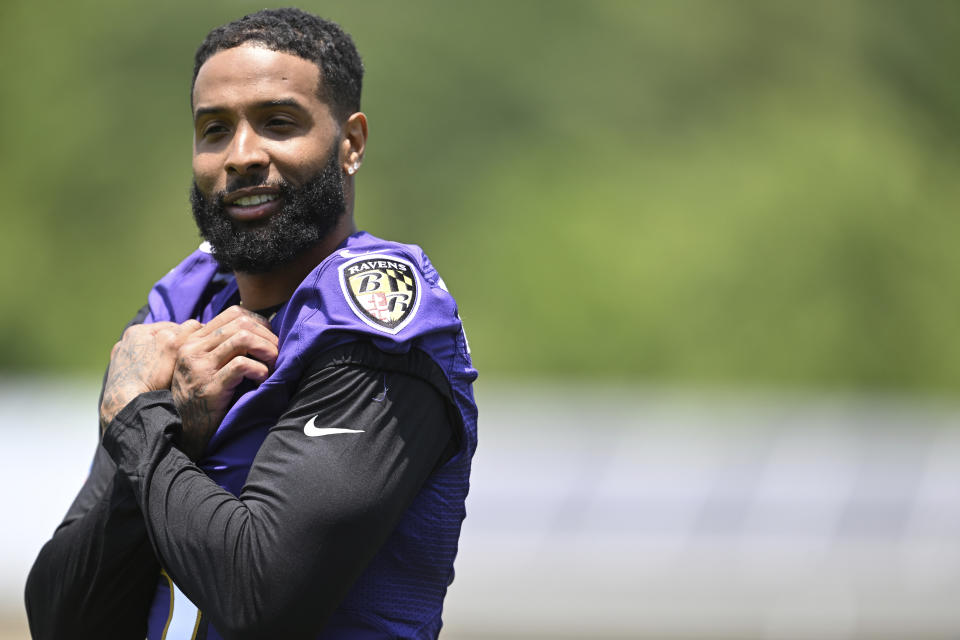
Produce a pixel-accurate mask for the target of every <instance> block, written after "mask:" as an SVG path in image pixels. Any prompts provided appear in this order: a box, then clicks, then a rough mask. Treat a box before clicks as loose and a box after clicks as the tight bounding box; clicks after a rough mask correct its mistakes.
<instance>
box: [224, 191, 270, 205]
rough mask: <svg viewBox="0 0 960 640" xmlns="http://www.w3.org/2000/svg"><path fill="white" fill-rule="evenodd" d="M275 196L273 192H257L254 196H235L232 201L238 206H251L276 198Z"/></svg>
mask: <svg viewBox="0 0 960 640" xmlns="http://www.w3.org/2000/svg"><path fill="white" fill-rule="evenodd" d="M276 199H277V196H275V195H273V194H266V193H262V194H257V195H255V196H244V197H242V198H237V199H236V200H234V201H233V204H235V205H237V206H238V207H252V206H254V205H258V204H263V203H264V202H270V201H271V200H276Z"/></svg>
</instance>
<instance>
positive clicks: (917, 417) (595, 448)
mask: <svg viewBox="0 0 960 640" xmlns="http://www.w3.org/2000/svg"><path fill="white" fill-rule="evenodd" d="M478 400H479V404H480V410H481V415H480V430H481V431H480V449H479V450H478V453H477V457H476V459H475V466H474V477H473V488H472V489H471V493H470V497H469V499H468V503H467V507H468V517H467V521H466V522H465V525H464V533H463V537H462V540H461V552H460V555H459V557H458V559H457V579H456V581H455V582H454V584H453V586H452V587H451V590H450V594H449V597H448V599H447V608H446V612H445V616H444V618H445V620H446V627H445V631H444V634H443V636H444V637H448V638H481V637H490V638H508V637H542V638H564V637H566V638H586V637H590V638H597V637H611V638H612V637H624V638H635V637H642V638H644V637H645V638H798V639H801V638H818V639H819V638H956V637H960V605H958V604H957V603H958V602H960V406H946V405H944V406H938V405H934V404H929V403H928V404H916V403H907V402H901V401H897V400H895V399H891V398H882V397H859V398H854V399H850V398H846V399H844V398H824V397H801V396H784V397H778V398H770V397H764V396H748V395H723V394H716V393H692V392H691V393H680V392H675V391H667V392H659V391H656V390H653V389H649V388H646V389H638V388H629V387H620V388H611V387H597V386H587V387H581V386H577V385H565V386H559V387H558V386H543V387H540V386H533V385H529V384H524V385H505V384H502V385H491V384H488V383H486V382H485V381H483V382H482V383H481V385H480V386H479V387H478ZM95 401H96V387H95V385H86V386H81V387H74V386H71V385H69V384H55V383H49V382H48V383H30V384H28V383H23V382H17V383H13V382H8V383H7V384H6V385H4V386H2V387H0V429H2V430H3V442H4V448H3V465H2V467H0V468H2V469H3V471H2V474H3V475H2V478H0V479H2V482H3V486H5V487H6V488H7V491H6V498H5V500H6V504H5V505H4V507H5V508H4V512H5V513H6V514H7V515H6V516H5V518H4V520H5V526H4V528H3V530H4V534H3V536H4V537H3V544H2V545H0V597H2V607H3V608H4V609H5V610H6V611H7V612H8V619H11V616H12V619H13V620H14V622H13V623H12V624H14V625H17V624H19V625H20V628H21V629H22V628H23V627H22V625H23V624H24V623H23V614H22V604H21V603H22V595H21V594H22V587H23V580H24V577H25V575H26V571H27V570H28V568H29V565H30V563H31V562H32V559H33V557H34V556H35V554H36V552H37V550H38V549H39V547H40V545H41V544H42V543H43V541H44V540H45V539H46V538H47V537H48V536H49V535H50V533H51V532H52V530H53V528H54V527H55V526H56V523H57V522H58V521H59V519H60V518H61V517H62V515H63V512H64V511H65V510H66V508H67V506H68V505H69V502H70V500H71V498H72V495H73V493H74V492H75V491H76V490H77V488H79V485H80V483H81V482H82V479H83V477H84V475H85V473H86V468H87V465H88V464H89V458H90V455H91V453H92V448H93V438H94V437H95V433H96V412H95V404H96V402H95ZM11 637H12V636H11Z"/></svg>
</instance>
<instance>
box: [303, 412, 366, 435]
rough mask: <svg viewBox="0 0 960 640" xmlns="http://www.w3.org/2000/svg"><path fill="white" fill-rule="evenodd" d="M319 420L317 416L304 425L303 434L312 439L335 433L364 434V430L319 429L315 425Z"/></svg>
mask: <svg viewBox="0 0 960 640" xmlns="http://www.w3.org/2000/svg"><path fill="white" fill-rule="evenodd" d="M316 419H317V416H313V417H312V418H310V419H309V420H308V421H307V424H305V425H303V432H304V433H305V434H307V435H308V436H310V437H311V438H316V437H317V436H330V435H333V434H335V433H363V429H338V428H336V427H318V426H316V425H315V424H314V423H315V421H316Z"/></svg>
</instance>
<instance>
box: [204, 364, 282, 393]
mask: <svg viewBox="0 0 960 640" xmlns="http://www.w3.org/2000/svg"><path fill="white" fill-rule="evenodd" d="M269 375H270V370H269V369H267V365H265V364H263V363H262V362H257V361H256V360H253V359H251V358H247V357H246V356H237V357H235V358H234V359H232V360H231V361H230V362H228V363H227V364H226V365H224V366H223V367H221V369H220V370H219V371H217V373H216V374H215V375H214V376H213V381H212V383H211V384H212V385H213V387H214V388H216V387H219V388H221V389H224V390H229V389H235V388H236V387H237V385H239V384H240V383H241V382H243V381H244V379H247V380H254V381H256V382H263V381H264V380H266V379H267V377H268V376H269ZM207 388H208V389H210V387H209V386H208V387H207Z"/></svg>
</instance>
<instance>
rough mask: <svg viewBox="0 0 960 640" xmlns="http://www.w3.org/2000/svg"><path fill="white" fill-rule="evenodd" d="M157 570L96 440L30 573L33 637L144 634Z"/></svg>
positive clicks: (134, 512)
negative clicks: (84, 473) (82, 478)
mask: <svg viewBox="0 0 960 640" xmlns="http://www.w3.org/2000/svg"><path fill="white" fill-rule="evenodd" d="M146 313H147V307H144V308H143V309H141V310H140V311H139V312H138V313H137V315H136V316H134V318H133V320H131V321H130V323H129V324H128V325H127V327H130V326H131V325H134V324H139V323H140V322H142V321H143V318H144V317H145V316H146ZM159 571H160V566H159V564H158V563H157V560H156V557H155V556H154V554H153V549H152V548H151V547H150V543H149V540H148V539H147V531H146V527H145V526H144V522H143V515H142V513H141V512H140V508H139V507H138V506H137V503H136V500H134V495H133V492H132V491H131V489H130V486H129V484H127V483H126V482H124V481H122V480H121V479H120V476H119V475H118V474H117V467H116V465H115V464H114V463H113V461H112V460H111V459H110V457H109V456H108V455H107V452H106V450H105V449H104V448H103V447H102V446H100V445H99V444H98V446H97V450H96V454H95V455H94V459H93V466H92V468H91V470H90V475H89V476H88V477H87V480H86V482H85V483H84V485H83V487H82V488H81V489H80V493H79V494H78V495H77V497H76V499H75V500H74V501H73V504H72V505H71V507H70V510H69V511H68V512H67V515H66V517H65V518H64V520H63V522H62V523H61V524H60V526H59V527H57V530H56V532H55V533H54V534H53V537H52V538H51V539H50V540H49V541H48V542H47V543H46V544H45V545H44V546H43V548H42V549H41V550H40V553H39V555H38V556H37V559H36V561H35V562H34V564H33V567H32V568H31V570H30V574H29V576H28V577H27V584H26V592H25V598H26V609H27V617H28V619H29V622H30V631H31V634H32V636H33V637H34V638H37V639H47V638H79V637H88V638H95V637H117V638H125V637H129V638H142V637H143V635H144V633H145V630H146V621H147V609H148V607H149V605H150V599H151V597H152V595H153V591H154V589H155V588H156V584H157V575H158V572H159Z"/></svg>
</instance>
